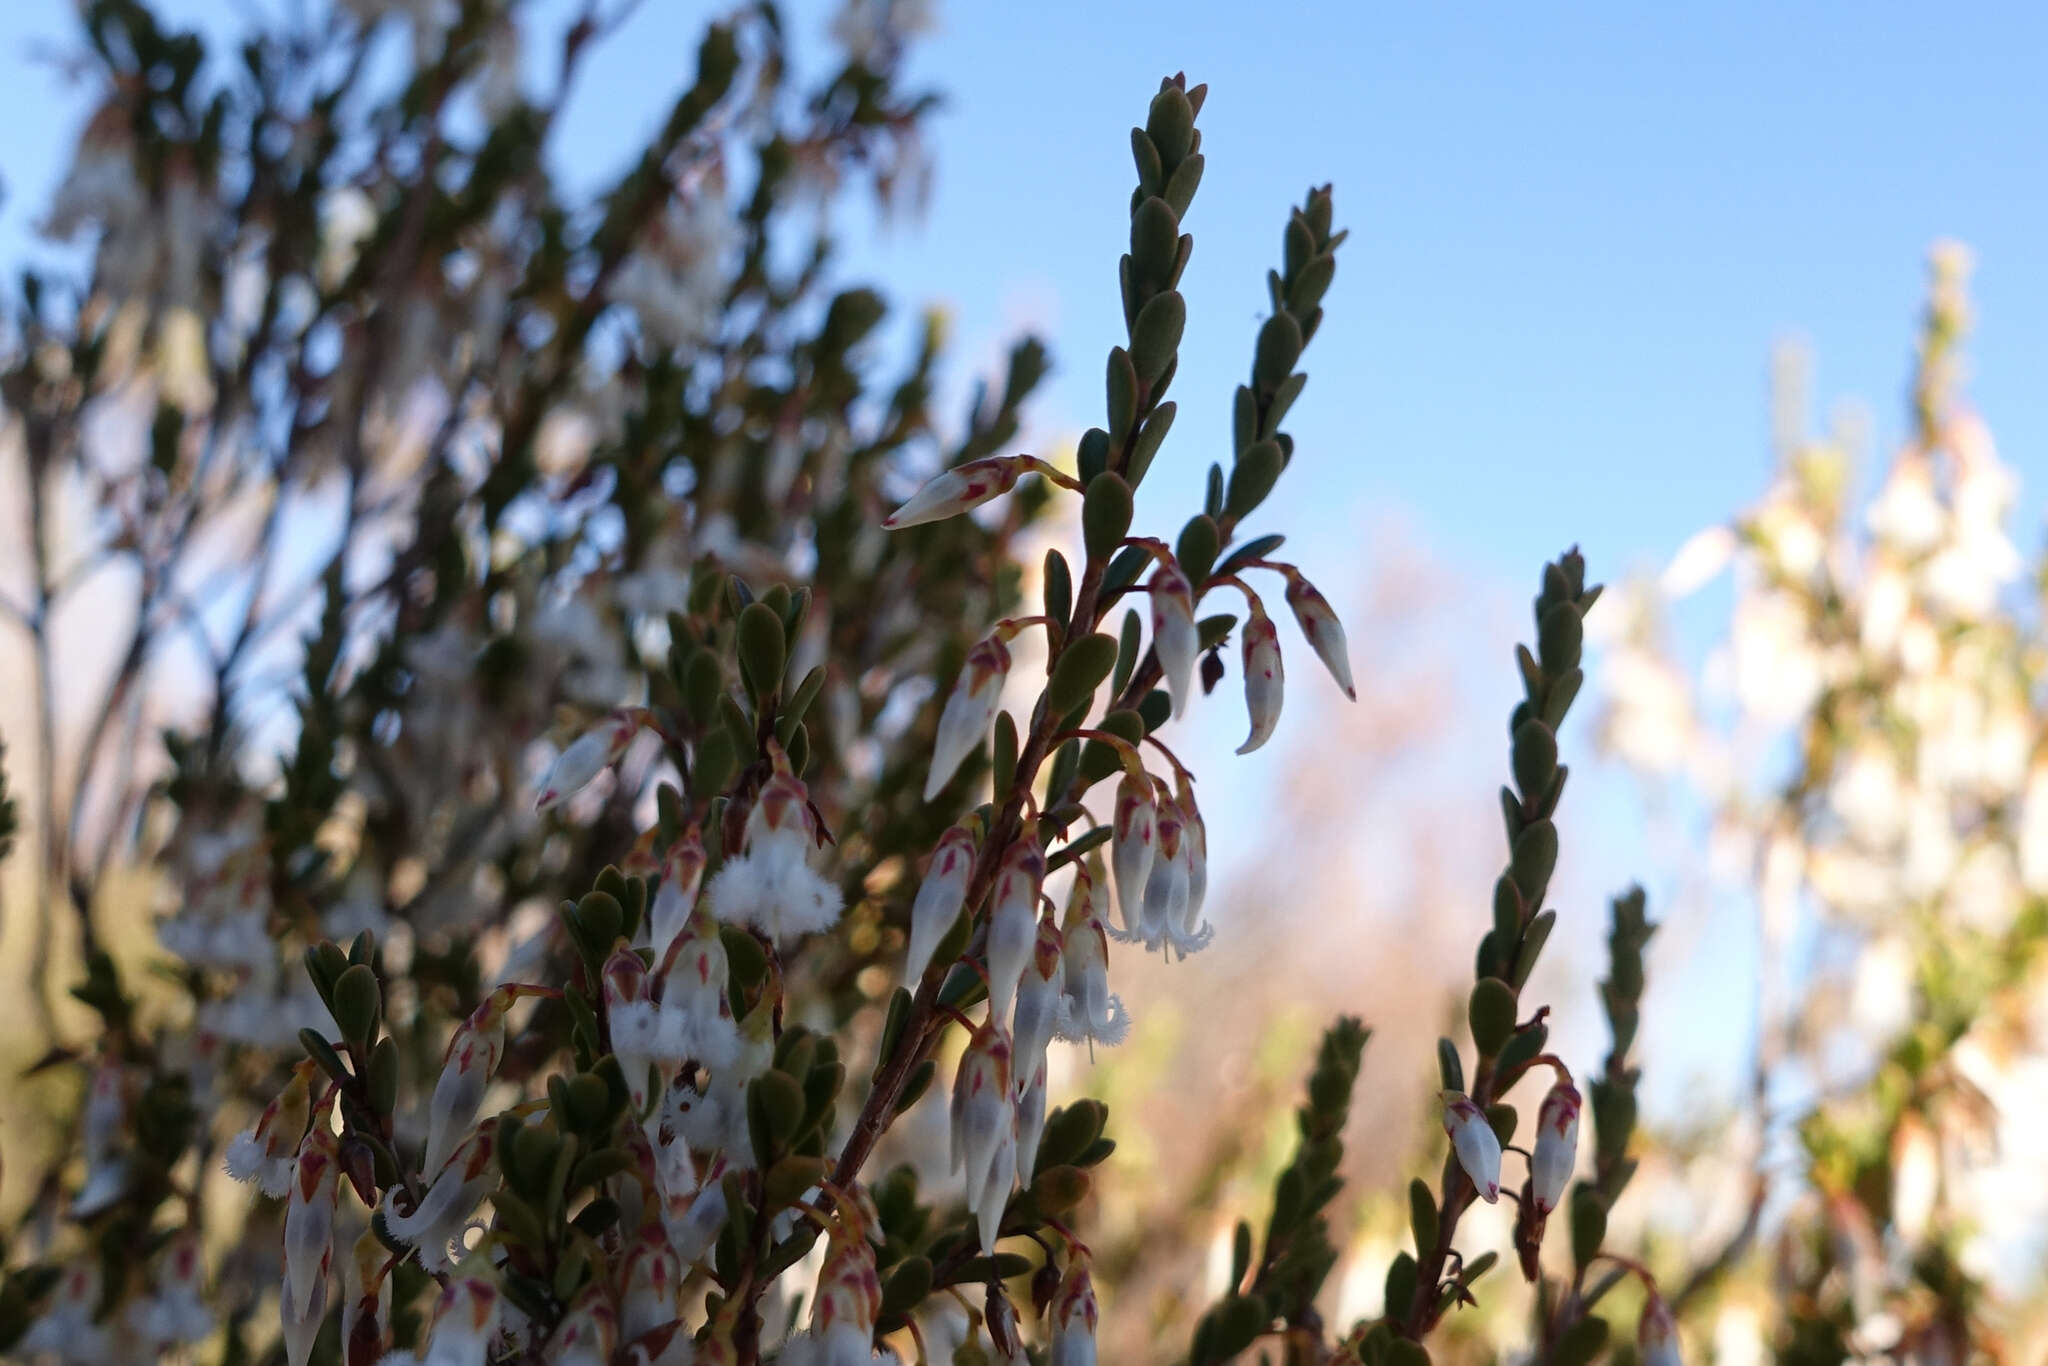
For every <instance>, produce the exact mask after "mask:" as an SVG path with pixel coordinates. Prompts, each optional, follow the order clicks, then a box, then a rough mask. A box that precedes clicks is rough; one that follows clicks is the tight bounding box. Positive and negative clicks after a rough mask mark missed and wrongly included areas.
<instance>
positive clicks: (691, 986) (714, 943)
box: [658, 920, 740, 1069]
mask: <svg viewBox="0 0 2048 1366" xmlns="http://www.w3.org/2000/svg"><path fill="white" fill-rule="evenodd" d="M731 973H732V969H731V965H730V964H729V963H728V962H727V960H726V954H725V941H724V940H722V939H720V938H719V937H718V929H717V927H716V926H715V925H713V924H712V923H711V922H710V921H709V920H705V921H703V922H702V924H701V925H700V926H699V928H698V931H697V932H696V933H694V934H685V935H679V936H678V937H677V938H676V941H675V942H674V943H673V944H671V945H670V946H669V951H668V957H666V958H664V959H663V960H662V963H661V973H660V981H661V991H660V997H661V1009H660V1020H661V1037H660V1040H659V1045H658V1046H659V1048H660V1052H661V1057H662V1059H663V1060H664V1062H666V1063H668V1064H674V1065H680V1064H682V1063H686V1062H698V1063H702V1064H703V1065H705V1066H706V1067H710V1068H713V1069H716V1068H720V1067H724V1066H726V1065H728V1064H729V1063H731V1062H732V1060H733V1059H734V1058H735V1057H736V1056H738V1053H739V1047H740V1040H739V1031H738V1030H737V1028H736V1027H735V1026H734V1024H733V1018H732V1003H731V1002H730V1001H728V1000H727V999H726V983H727V982H728V981H729V980H730V978H731Z"/></svg>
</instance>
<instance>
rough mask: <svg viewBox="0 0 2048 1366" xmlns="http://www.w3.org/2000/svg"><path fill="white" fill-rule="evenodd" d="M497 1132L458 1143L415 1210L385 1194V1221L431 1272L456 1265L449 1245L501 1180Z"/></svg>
mask: <svg viewBox="0 0 2048 1366" xmlns="http://www.w3.org/2000/svg"><path fill="white" fill-rule="evenodd" d="M496 1134H497V1130H496V1127H495V1126H493V1127H490V1128H485V1129H481V1130H479V1131H477V1133H475V1134H474V1135H472V1136H471V1137H470V1138H469V1140H468V1141H467V1142H465V1143H464V1144H463V1145H462V1146H461V1147H460V1148H457V1149H456V1150H455V1156H453V1157H451V1158H449V1159H448V1165H447V1166H445V1167H443V1168H441V1170H440V1171H439V1172H438V1173H437V1174H436V1175H435V1176H434V1179H433V1184H431V1185H429V1186H428V1187H427V1191H426V1194H424V1195H422V1196H421V1197H420V1202H419V1204H417V1205H415V1206H414V1207H413V1209H412V1210H411V1212H410V1213H405V1214H401V1213H399V1212H398V1210H397V1207H396V1206H395V1205H394V1204H393V1203H392V1197H391V1196H388V1195H387V1196H386V1197H385V1200H384V1206H383V1211H384V1227H385V1228H386V1229H387V1230H389V1231H390V1233H391V1236H392V1237H393V1238H396V1239H397V1240H398V1241H400V1242H402V1243H407V1244H410V1245H411V1246H412V1248H413V1249H414V1250H415V1251H416V1252H418V1253H419V1258H420V1265H421V1266H423V1267H425V1268H426V1270H427V1272H428V1273H429V1274H439V1273H440V1272H444V1271H446V1270H448V1269H449V1267H451V1266H453V1265H454V1257H453V1256H452V1255H451V1254H450V1251H449V1249H450V1247H451V1246H452V1245H453V1244H454V1242H455V1240H456V1239H457V1238H458V1237H459V1236H460V1235H461V1233H462V1230H463V1228H464V1227H465V1226H466V1225H467V1224H468V1223H469V1218H470V1216H471V1215H472V1214H474V1213H475V1212H476V1207H477V1205H478V1204H479V1203H480V1202H481V1201H482V1200H483V1198H484V1196H486V1195H488V1194H489V1193H490V1190H491V1187H492V1185H493V1184H495V1183H496V1180H497V1176H496V1173H495V1171H494V1169H493V1168H492V1165H491V1153H492V1150H493V1149H494V1148H495V1146H496ZM302 1160H303V1159H302ZM395 1189H397V1188H394V1190H395Z"/></svg>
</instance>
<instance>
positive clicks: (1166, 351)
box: [1131, 289, 1188, 384]
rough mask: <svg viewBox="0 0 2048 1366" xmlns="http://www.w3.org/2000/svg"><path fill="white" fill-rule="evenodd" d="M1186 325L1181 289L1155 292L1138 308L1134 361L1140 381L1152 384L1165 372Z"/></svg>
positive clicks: (1185, 302)
mask: <svg viewBox="0 0 2048 1366" xmlns="http://www.w3.org/2000/svg"><path fill="white" fill-rule="evenodd" d="M1187 324H1188V305H1187V300H1185V299H1183V298H1182V297H1181V295H1180V291H1178V290H1173V289H1169V290H1167V291H1165V292H1164V293H1162V294H1158V295H1155V296H1154V297H1153V298H1152V299H1151V301H1150V302H1148V303H1147V304H1146V305H1145V306H1144V307H1143V308H1141V309H1139V310H1138V320H1137V322H1135V323H1134V324H1132V326H1131V364H1132V365H1133V366H1134V367H1135V368H1136V370H1137V374H1138V380H1139V382H1140V383H1143V384H1151V383H1153V382H1155V381H1156V380H1157V379H1158V378H1159V377H1160V376H1161V375H1163V374H1165V373H1166V367H1167V366H1169V365H1171V364H1172V363H1173V357H1174V353H1175V352H1176V351H1178V350H1179V349H1180V338H1181V333H1182V332H1183V331H1184V330H1185V329H1186V327H1187Z"/></svg>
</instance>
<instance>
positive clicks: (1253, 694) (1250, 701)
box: [1237, 604, 1286, 754]
mask: <svg viewBox="0 0 2048 1366" xmlns="http://www.w3.org/2000/svg"><path fill="white" fill-rule="evenodd" d="M1285 689H1286V674H1285V672H1284V671H1283V670H1282V669H1281V667H1280V631H1279V628H1277V627H1276V626H1274V625H1273V619H1272V618H1271V617H1269V616H1267V615H1266V612H1265V609H1264V608H1262V607H1260V606H1258V605H1257V604H1254V605H1253V606H1252V610H1251V619H1250V620H1249V621H1247V622H1245V624H1244V705H1245V710H1247V711H1248V712H1250V713H1251V720H1252V733H1251V734H1250V735H1249V736H1247V737H1246V739H1245V742H1244V743H1243V744H1241V745H1239V746H1238V747H1237V752H1238V753H1239V754H1249V753H1251V752H1252V751H1253V750H1255V749H1257V748H1258V747H1259V746H1261V745H1263V744H1265V743H1266V741H1268V740H1270V739H1272V738H1273V728H1274V727H1275V726H1277V725H1278V724H1279V723H1280V700H1281V695H1282V693H1283V692H1284V691H1285Z"/></svg>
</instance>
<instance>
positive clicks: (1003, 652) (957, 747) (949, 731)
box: [924, 630, 1010, 801]
mask: <svg viewBox="0 0 2048 1366" xmlns="http://www.w3.org/2000/svg"><path fill="white" fill-rule="evenodd" d="M1009 676H1010V647H1009V646H1008V645H1006V644H1005V643H1004V642H1003V634H1002V632H1001V631H1000V630H998V631H997V632H996V633H995V634H994V635H990V636H986V637H984V638H983V639H982V640H981V641H980V642H978V643H977V644H976V645H975V646H974V648H973V649H971V650H969V651H968V652H967V659H966V661H965V662H964V663H963V664H961V666H960V676H959V677H958V678H956V679H954V680H953V691H952V692H951V693H949V694H947V696H946V706H945V709H944V710H943V711H941V712H940V713H939V731H938V736H937V738H936V739H934V740H933V741H932V766H931V772H930V773H929V774H927V775H926V777H925V780H924V799H925V800H926V801H931V800H932V799H933V798H935V797H937V796H938V795H939V793H941V792H943V791H944V790H945V787H946V784H947V783H949V782H951V781H953V775H954V773H956V772H958V771H959V768H960V764H961V762H962V761H963V760H964V759H966V758H967V756H968V755H970V754H972V753H974V747H975V746H976V745H978V744H980V743H981V741H982V737H983V736H985V735H987V734H988V729H989V727H990V726H992V725H994V724H995V719H996V711H997V709H998V708H999V707H1000V706H1001V704H1002V700H1003V684H1004V682H1005V681H1007V680H1008V678H1009Z"/></svg>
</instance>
